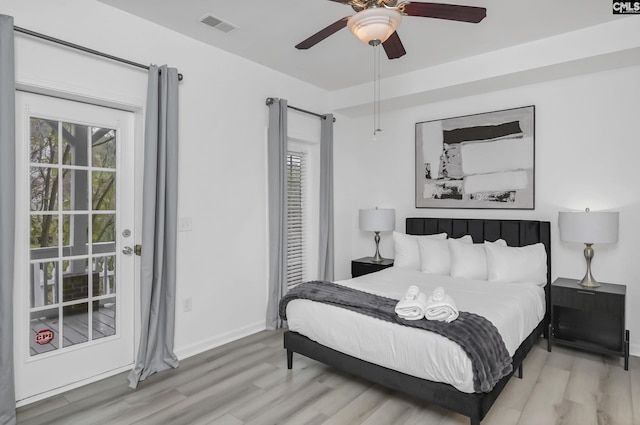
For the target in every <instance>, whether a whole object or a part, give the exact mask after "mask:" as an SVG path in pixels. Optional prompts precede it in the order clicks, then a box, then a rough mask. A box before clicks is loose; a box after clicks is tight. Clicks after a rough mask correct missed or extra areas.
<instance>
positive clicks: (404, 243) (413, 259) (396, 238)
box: [393, 232, 447, 270]
mask: <svg viewBox="0 0 640 425" xmlns="http://www.w3.org/2000/svg"><path fill="white" fill-rule="evenodd" d="M446 238H447V234H446V233H438V234H435V235H424V236H417V235H407V234H405V233H400V232H393V244H394V246H395V257H394V259H393V266H394V267H409V268H412V269H416V270H420V249H419V248H418V240H419V239H446Z"/></svg>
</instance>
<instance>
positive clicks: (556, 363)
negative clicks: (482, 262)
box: [18, 331, 640, 425]
mask: <svg viewBox="0 0 640 425" xmlns="http://www.w3.org/2000/svg"><path fill="white" fill-rule="evenodd" d="M126 375H127V374H126V373H122V374H119V375H117V376H114V377H111V378H108V379H105V380H102V381H100V382H97V383H94V384H90V385H87V386H84V387H82V388H78V389H75V390H72V391H69V392H66V393H64V394H61V395H58V396H55V397H52V398H50V399H47V400H43V401H40V402H37V403H33V404H31V405H28V406H24V407H21V408H20V409H18V423H19V424H21V425H36V424H47V425H54V424H64V425H73V424H92V425H93V424H154V425H155V424H172V425H173V424H209V425H244V424H246V425H268V424H283V425H320V424H324V425H357V424H362V425H376V424H379V425H395V424H398V425H400V424H403V425H414V424H415V425H418V424H420V425H463V424H464V425H466V424H468V423H469V421H468V418H466V417H463V416H461V415H458V414H455V413H452V412H449V411H447V410H444V409H441V408H439V407H437V406H434V405H431V404H428V403H424V402H421V401H418V400H417V399H413V398H411V397H407V396H405V395H402V394H399V393H395V392H392V391H388V390H386V389H384V388H382V387H380V386H377V385H371V384H370V383H368V382H366V381H363V380H360V379H356V378H352V377H350V376H349V375H346V374H343V373H339V372H337V371H335V370H334V369H332V368H330V367H328V366H325V365H322V364H320V363H318V362H315V361H313V360H310V359H307V358H304V357H302V356H299V355H297V354H294V361H293V370H291V371H289V370H287V368H286V355H285V351H284V349H283V348H282V332H281V331H264V332H260V333H258V334H255V335H252V336H249V337H246V338H243V339H241V340H238V341H235V342H232V343H230V344H226V345H224V346H221V347H219V348H216V349H214V350H210V351H207V352H205V353H202V354H200V355H197V356H194V357H191V358H189V359H186V360H184V361H182V362H181V365H180V367H179V368H178V369H175V370H170V371H166V372H163V373H159V374H155V375H152V376H151V377H149V378H148V379H147V380H146V381H144V382H142V383H141V384H140V385H139V386H138V389H137V390H131V389H129V388H128V386H127V380H126ZM511 424H514V425H516V424H517V425H530V424H531V425H551V424H558V425H559V424H562V425H618V424H619V425H634V424H636V425H637V424H640V358H637V357H632V358H631V359H630V366H629V371H625V370H624V369H623V368H622V362H621V359H616V358H609V357H602V356H598V355H592V354H587V353H584V352H580V351H574V350H570V349H566V348H562V347H554V348H553V351H552V352H551V353H548V352H547V350H546V341H541V342H540V343H539V344H538V345H537V346H535V347H534V348H533V349H532V351H531V352H530V353H529V356H528V357H527V358H526V360H525V362H524V377H523V379H518V378H516V377H513V378H511V381H510V382H509V384H508V385H507V387H506V388H505V390H504V391H503V393H502V395H501V396H500V397H499V398H498V400H497V401H496V403H495V404H494V406H493V408H492V409H491V411H490V412H489V414H488V415H487V417H486V418H485V419H484V421H482V425H511Z"/></svg>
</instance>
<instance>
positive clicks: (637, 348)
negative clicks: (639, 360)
mask: <svg viewBox="0 0 640 425" xmlns="http://www.w3.org/2000/svg"><path fill="white" fill-rule="evenodd" d="M629 354H630V355H632V356H636V357H640V344H629Z"/></svg>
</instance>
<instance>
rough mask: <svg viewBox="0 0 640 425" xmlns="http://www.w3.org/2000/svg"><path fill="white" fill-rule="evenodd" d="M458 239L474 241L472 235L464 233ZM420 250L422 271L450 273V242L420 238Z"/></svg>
mask: <svg viewBox="0 0 640 425" xmlns="http://www.w3.org/2000/svg"><path fill="white" fill-rule="evenodd" d="M456 240H458V241H461V242H465V243H468V244H472V243H473V239H472V238H471V235H464V236H462V237H461V238H457V239H456ZM418 248H419V250H420V271H421V272H423V273H429V274H440V275H448V274H449V272H450V270H451V254H449V242H448V241H447V240H445V239H434V238H421V239H418Z"/></svg>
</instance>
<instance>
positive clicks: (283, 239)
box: [266, 99, 287, 329]
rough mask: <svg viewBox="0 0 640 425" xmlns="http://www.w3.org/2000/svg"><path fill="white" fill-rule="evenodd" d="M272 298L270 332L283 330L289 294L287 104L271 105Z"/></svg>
mask: <svg viewBox="0 0 640 425" xmlns="http://www.w3.org/2000/svg"><path fill="white" fill-rule="evenodd" d="M267 145H268V146H267V167H268V184H269V299H268V304H267V320H266V326H267V329H278V328H281V327H282V321H281V320H280V318H279V317H278V303H279V302H280V299H281V298H282V297H283V296H284V295H285V294H286V292H287V101H286V100H285V99H275V100H274V102H273V103H271V104H270V105H269V132H268V138H267Z"/></svg>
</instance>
